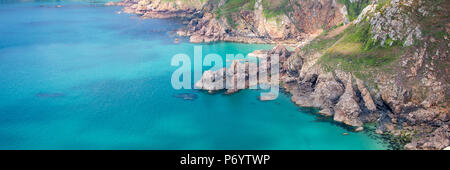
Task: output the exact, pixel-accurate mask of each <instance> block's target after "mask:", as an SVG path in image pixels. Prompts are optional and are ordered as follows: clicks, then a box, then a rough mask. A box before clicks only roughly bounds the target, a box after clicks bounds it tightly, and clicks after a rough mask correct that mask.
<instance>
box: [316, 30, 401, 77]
mask: <svg viewBox="0 0 450 170" xmlns="http://www.w3.org/2000/svg"><path fill="white" fill-rule="evenodd" d="M370 30H371V28H370V24H369V23H367V22H362V23H360V24H359V25H352V26H349V28H347V30H345V32H344V33H342V34H343V35H342V38H340V39H339V40H338V41H336V43H335V44H333V45H332V46H331V47H330V48H329V49H328V50H327V51H326V52H325V53H324V55H323V56H322V57H321V58H320V60H319V63H320V64H321V65H322V67H323V68H324V69H325V70H327V71H331V70H335V69H337V68H340V69H343V70H344V71H348V72H352V73H354V74H355V76H357V77H358V78H360V79H363V80H366V81H368V82H371V81H370V79H371V78H372V72H374V71H375V72H376V71H387V72H389V71H392V70H393V68H392V67H391V65H390V63H392V62H393V61H395V60H396V59H397V58H398V57H399V56H400V55H401V54H403V53H404V52H405V49H404V48H403V47H402V44H403V43H402V42H401V41H393V40H392V39H388V40H386V42H385V43H384V44H383V45H381V43H380V42H378V41H376V40H374V39H372V38H371V37H372V35H371V33H370ZM389 44H390V45H389Z"/></svg>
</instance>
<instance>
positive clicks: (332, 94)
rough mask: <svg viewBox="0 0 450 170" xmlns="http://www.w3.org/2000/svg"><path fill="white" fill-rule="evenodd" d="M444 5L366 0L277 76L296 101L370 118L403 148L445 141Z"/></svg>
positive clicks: (340, 115) (350, 121)
mask: <svg viewBox="0 0 450 170" xmlns="http://www.w3.org/2000/svg"><path fill="white" fill-rule="evenodd" d="M448 7H450V3H448V1H439V0H437V1H432V2H430V1H422V0H413V1H407V0H390V1H379V3H378V4H372V5H369V6H367V7H366V8H365V9H364V10H363V12H362V14H361V15H360V16H359V17H358V18H357V19H356V20H355V21H354V22H353V24H351V25H349V26H345V27H342V28H337V29H334V30H331V31H329V32H325V33H324V34H321V35H320V36H319V37H317V38H316V39H315V40H314V41H312V42H311V43H309V44H308V45H306V46H304V47H303V48H301V49H299V50H298V53H296V54H295V55H294V56H291V57H297V58H300V59H301V60H302V61H303V62H302V63H303V67H302V68H301V69H300V72H299V73H298V74H297V73H296V74H294V75H292V74H291V75H290V74H286V75H285V76H284V77H283V79H284V81H285V82H289V83H286V84H285V88H287V89H288V90H289V91H290V92H291V93H292V94H293V97H292V100H293V101H294V102H295V103H296V104H298V105H300V106H304V107H317V108H320V109H321V111H320V113H321V114H324V115H327V116H332V117H333V119H334V120H335V121H338V122H343V123H345V124H347V125H350V126H361V125H362V124H363V123H368V122H376V123H377V131H376V132H377V133H388V134H392V135H394V136H397V137H400V139H402V142H403V143H407V145H406V146H405V149H443V148H445V147H448V146H449V145H450V129H449V118H450V113H449V111H448V109H449V103H448V102H449V100H448V96H449V90H448V82H449V76H448V75H449V72H448V71H449V70H448V64H449V60H448V59H447V56H448V46H449V39H448V38H449V37H448V35H449V33H450V25H449V23H448V18H449V16H448V13H449V11H448V9H449V8H448ZM294 64H295V63H294ZM288 65H290V64H289V63H288ZM330 89H333V90H330Z"/></svg>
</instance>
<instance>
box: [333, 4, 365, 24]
mask: <svg viewBox="0 0 450 170" xmlns="http://www.w3.org/2000/svg"><path fill="white" fill-rule="evenodd" d="M338 2H339V3H341V4H344V5H345V6H346V7H347V11H348V18H349V20H350V21H353V20H354V19H356V18H358V15H359V14H360V13H361V11H362V10H363V9H364V8H365V7H366V6H367V5H369V4H370V0H360V1H359V2H350V0H338Z"/></svg>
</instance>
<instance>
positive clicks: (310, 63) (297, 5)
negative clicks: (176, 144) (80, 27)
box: [108, 0, 450, 149]
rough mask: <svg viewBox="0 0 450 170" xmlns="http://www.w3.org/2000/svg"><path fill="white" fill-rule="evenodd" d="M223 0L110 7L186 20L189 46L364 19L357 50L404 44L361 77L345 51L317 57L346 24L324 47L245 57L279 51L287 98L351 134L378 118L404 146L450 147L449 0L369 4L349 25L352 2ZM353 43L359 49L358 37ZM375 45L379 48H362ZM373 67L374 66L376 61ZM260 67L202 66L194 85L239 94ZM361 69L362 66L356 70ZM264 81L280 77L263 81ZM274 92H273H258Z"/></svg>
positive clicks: (131, 1)
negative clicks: (337, 59)
mask: <svg viewBox="0 0 450 170" xmlns="http://www.w3.org/2000/svg"><path fill="white" fill-rule="evenodd" d="M228 2H229V1H226V0H215V1H213V0H208V1H203V0H187V1H186V0H174V1H163V0H124V1H122V2H118V3H109V4H108V5H121V6H124V11H125V12H129V13H136V14H138V15H140V16H142V17H146V18H168V17H182V18H183V19H184V23H185V24H186V27H185V28H181V29H180V30H178V32H177V33H178V35H181V36H190V41H191V42H194V43H201V42H213V41H234V42H246V43H288V44H297V43H300V42H301V41H303V40H305V39H308V38H310V37H311V35H312V34H317V33H320V32H322V31H323V30H322V29H325V30H327V29H329V28H332V27H334V26H337V25H339V24H341V23H344V24H349V25H353V26H356V27H363V26H367V28H369V29H367V31H366V32H364V33H365V34H364V35H363V36H360V37H357V38H359V39H362V40H360V41H364V44H363V45H364V46H363V45H361V46H362V47H361V48H366V49H363V50H361V51H360V52H367V53H370V54H371V55H372V54H377V53H381V54H385V53H386V51H387V50H386V49H388V50H393V49H394V48H396V47H397V48H399V47H401V48H400V50H397V51H396V53H386V55H398V56H396V57H395V58H394V60H392V62H391V65H392V67H393V68H392V70H391V71H387V70H382V69H376V72H375V73H374V74H373V75H370V76H371V77H364V76H361V75H358V74H356V73H354V72H355V70H352V69H349V67H350V68H351V66H353V65H352V64H354V63H353V62H355V63H356V62H357V61H352V58H351V57H349V56H344V57H343V58H342V59H343V60H345V61H347V65H343V64H342V63H340V64H337V65H336V67H333V68H332V69H330V68H329V67H328V66H326V65H324V64H323V61H322V59H323V56H326V54H328V52H329V51H333V50H332V48H333V47H334V46H333V44H335V42H336V43H337V42H339V41H344V40H343V39H344V38H345V37H346V36H345V34H347V33H346V31H347V30H348V29H347V30H345V29H346V28H348V26H344V27H340V28H338V29H335V30H333V31H331V32H325V33H324V34H322V35H323V36H319V38H316V39H318V41H320V38H324V37H325V38H324V39H328V40H329V41H333V43H330V44H327V43H321V44H320V43H319V44H315V46H316V47H315V48H317V49H316V50H311V49H306V48H304V47H306V46H307V45H304V44H302V46H301V48H299V49H296V50H295V51H289V50H287V49H286V48H285V47H283V46H277V47H275V48H274V49H272V50H269V51H261V50H258V51H255V52H253V53H252V54H249V56H253V57H258V56H260V55H267V56H270V55H271V54H278V55H279V56H280V62H279V66H280V72H279V76H280V81H281V82H282V85H283V87H284V88H285V90H286V91H287V92H289V93H291V94H292V98H291V100H292V101H293V102H294V103H296V104H297V105H299V106H302V107H314V108H318V109H319V110H320V111H319V113H320V114H322V115H325V116H329V117H332V118H333V120H335V121H338V122H342V123H344V124H347V125H349V126H354V127H355V130H356V129H357V130H356V131H360V130H362V129H364V128H363V127H362V126H363V125H364V123H368V122H375V123H376V124H377V129H376V133H380V134H386V133H387V134H392V135H394V136H397V137H401V138H405V139H406V140H404V141H406V142H407V143H408V144H407V145H406V146H405V149H444V148H448V147H449V145H450V143H449V139H450V135H449V124H450V123H449V120H450V112H449V109H450V108H449V103H448V101H449V99H448V96H450V90H448V84H449V83H448V82H450V78H449V76H448V75H449V70H448V64H450V63H449V60H448V58H447V56H448V52H449V51H448V47H449V45H448V44H450V42H449V37H448V35H449V33H450V24H448V23H447V21H448V13H449V11H448V10H449V9H450V8H442V7H446V6H447V7H448V6H449V3H448V1H425V0H390V1H372V3H370V4H369V5H368V6H367V7H366V8H364V9H362V10H361V15H359V16H358V17H356V19H355V20H354V21H353V22H351V21H350V20H349V16H348V15H349V13H348V11H349V10H350V9H348V7H349V6H345V5H343V4H340V3H337V2H339V1H335V0H318V1H303V0H280V1H277V3H279V4H277V3H275V4H271V5H272V6H270V5H269V6H268V5H267V3H265V2H267V1H265V0H255V1H248V2H247V1H242V2H241V4H237V6H236V4H234V5H235V6H230V4H229V3H228ZM250 2H254V3H253V4H252V3H250ZM360 2H362V1H349V3H360ZM364 2H366V3H367V2H369V1H364ZM382 2H386V3H385V4H381V3H382ZM275 7H276V8H275ZM273 10H278V11H273ZM280 11H281V12H280ZM353 18H355V17H353ZM436 25H438V26H436ZM435 26H436V27H435ZM350 31H351V30H350ZM340 35H344V36H340ZM341 37H344V38H341ZM308 42H309V41H308ZM350 45H352V46H355V48H357V47H358V44H350ZM318 46H320V47H318ZM371 46H377V47H379V48H373V49H372V51H369V50H367V48H369V47H371ZM308 48H312V47H308ZM380 49H381V50H380ZM376 50H380V51H376ZM383 50H384V51H383ZM397 53H398V54H397ZM344 54H345V55H352V54H351V53H349V54H346V53H344ZM381 57H384V56H381ZM329 59H332V58H329ZM355 60H357V59H355ZM262 61H263V62H266V63H265V65H263V67H266V68H267V69H270V67H271V65H270V62H267V58H264V59H263V60H262ZM379 61H380V60H377V62H379ZM373 65H375V67H377V66H379V65H382V63H375V64H373ZM257 67H258V66H257V65H256V63H252V62H249V61H246V60H236V61H233V63H232V65H231V67H229V68H223V69H220V70H217V71H206V72H205V73H204V74H203V77H202V79H201V80H200V81H199V82H197V83H196V84H195V87H197V88H200V89H204V90H207V91H210V92H213V91H221V90H225V89H226V92H225V93H227V94H230V93H235V92H238V91H239V90H241V89H245V88H250V87H252V86H254V85H256V84H257V83H258V82H261V81H262V80H260V79H251V78H250V77H252V76H250V72H251V71H250V70H258V69H257ZM363 68H364V69H365V67H363ZM237 70H240V71H237ZM363 71H365V70H363ZM363 71H360V70H358V73H361V72H363ZM367 72H368V71H366V72H364V73H367ZM365 75H367V74H365ZM226 81H231V83H230V82H229V83H227V82H226ZM238 82H241V83H238ZM242 82H243V83H242ZM264 83H279V82H268V81H267V80H264ZM227 84H232V85H233V87H234V88H226V86H227ZM271 99H273V96H266V97H263V98H261V100H271Z"/></svg>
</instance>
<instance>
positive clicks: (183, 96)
mask: <svg viewBox="0 0 450 170" xmlns="http://www.w3.org/2000/svg"><path fill="white" fill-rule="evenodd" d="M174 97H176V98H181V99H184V100H196V99H197V98H198V96H197V95H196V94H192V93H180V94H177V95H174Z"/></svg>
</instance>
